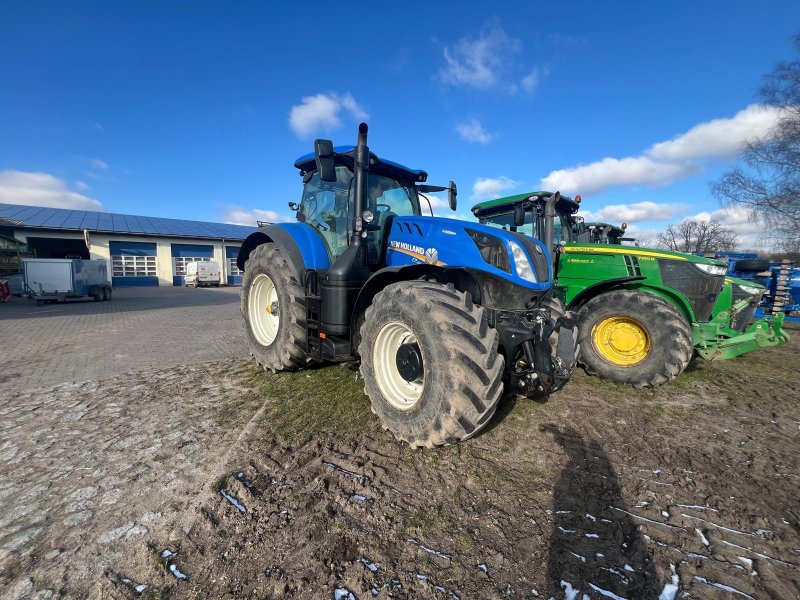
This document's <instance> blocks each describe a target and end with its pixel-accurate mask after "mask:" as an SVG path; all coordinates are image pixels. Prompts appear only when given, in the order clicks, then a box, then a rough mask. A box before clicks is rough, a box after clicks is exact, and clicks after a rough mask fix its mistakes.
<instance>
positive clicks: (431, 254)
mask: <svg viewBox="0 0 800 600" xmlns="http://www.w3.org/2000/svg"><path fill="white" fill-rule="evenodd" d="M425 262H426V263H428V264H429V265H435V264H436V263H437V262H439V251H438V250H437V249H436V248H428V249H427V250H425Z"/></svg>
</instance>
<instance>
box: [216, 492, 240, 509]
mask: <svg viewBox="0 0 800 600" xmlns="http://www.w3.org/2000/svg"><path fill="white" fill-rule="evenodd" d="M219 493H220V494H221V495H222V497H223V498H225V500H227V501H228V502H230V503H231V504H232V505H233V506H234V507H236V510H238V511H239V512H240V513H243V512H245V508H244V505H243V504H241V503H240V502H239V501H238V500H237V499H236V498H234V497H233V496H231V495H230V494H229V493H228V492H226V491H225V489H224V488H223V489H221V490H220V491H219Z"/></svg>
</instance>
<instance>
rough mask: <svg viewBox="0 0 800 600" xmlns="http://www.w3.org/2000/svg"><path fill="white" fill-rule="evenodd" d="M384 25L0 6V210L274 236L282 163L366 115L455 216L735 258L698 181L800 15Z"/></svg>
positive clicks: (699, 8)
mask: <svg viewBox="0 0 800 600" xmlns="http://www.w3.org/2000/svg"><path fill="white" fill-rule="evenodd" d="M390 6H391V7H392V8H391V9H390V8H382V7H381V6H380V4H379V3H375V2H370V3H357V2H348V3H342V4H341V5H339V6H338V7H337V5H335V4H333V3H330V2H325V3H323V2H306V3H303V4H302V5H299V4H297V3H263V2H236V3H231V2H227V3H223V2H199V1H193V2H160V3H156V2H113V1H112V2H69V3H46V2H25V3H22V2H6V1H3V2H2V3H0V8H2V14H3V19H2V21H0V81H3V85H2V86H0V115H2V118H0V201H2V202H20V203H26V204H42V205H51V206H74V207H78V208H92V207H102V209H104V210H108V211H116V212H128V213H134V214H147V215H156V216H164V217H181V218H196V219H202V220H221V221H238V222H248V221H251V220H254V219H255V218H256V217H258V218H265V217H266V218H280V217H285V216H287V215H288V214H289V211H288V210H287V208H286V203H287V202H288V201H292V200H297V199H298V198H299V193H300V179H299V177H298V176H297V174H296V171H295V169H294V168H293V167H292V163H293V161H294V159H295V158H296V157H297V156H299V155H301V154H305V153H306V152H309V151H310V150H311V149H312V142H313V139H314V138H315V137H318V136H319V137H330V138H332V139H333V140H334V142H335V143H337V144H351V143H353V142H354V139H355V131H356V129H355V128H356V125H357V123H358V122H359V120H360V119H363V118H365V119H366V120H367V121H368V123H369V124H370V146H371V148H372V149H373V151H375V152H376V153H378V154H380V155H382V156H386V157H389V158H391V159H393V160H396V161H399V162H402V163H404V164H407V165H409V166H411V167H415V168H424V169H426V170H427V171H428V172H429V173H430V179H429V180H430V181H431V182H432V183H446V181H447V180H449V179H454V180H455V181H456V182H457V183H458V185H459V192H460V193H459V201H460V208H459V211H458V212H459V214H462V215H468V209H469V207H470V206H471V205H472V204H473V203H474V202H475V201H476V200H479V199H482V198H488V197H496V196H500V195H506V194H511V193H515V192H522V191H529V190H533V189H539V188H541V187H558V188H560V189H562V190H563V191H565V192H568V193H575V192H577V193H581V194H582V195H583V197H584V206H585V207H586V209H587V211H588V212H589V214H588V215H587V216H590V217H603V216H605V217H607V218H608V219H609V220H612V221H620V220H627V221H629V222H630V223H631V224H632V226H633V228H635V229H636V230H638V231H639V232H640V233H641V234H642V235H651V234H653V233H654V232H655V231H657V230H659V229H662V228H663V227H664V226H665V225H666V224H668V223H671V222H676V221H679V220H680V219H682V218H684V217H686V216H692V215H697V214H712V215H713V216H716V217H718V218H722V219H723V220H726V222H728V223H729V224H731V225H732V226H734V227H736V228H737V230H739V231H740V232H741V233H742V235H743V239H744V240H745V242H749V241H750V240H751V239H752V234H753V230H752V226H751V225H749V224H748V223H747V222H746V219H744V218H743V217H742V215H740V214H733V215H731V214H723V213H721V212H720V211H719V209H720V207H719V204H718V203H717V201H716V200H714V199H713V198H712V197H711V196H710V193H709V188H708V184H709V182H710V181H712V180H714V179H715V178H716V177H718V176H719V174H720V173H721V172H723V171H724V170H725V169H726V168H728V167H730V166H731V165H732V164H733V163H734V161H735V155H736V151H737V149H738V147H739V145H740V144H741V140H742V139H744V138H745V137H751V136H752V135H757V134H759V133H763V132H764V131H766V130H767V129H768V127H769V125H770V124H771V123H772V122H773V120H774V117H775V115H774V114H772V113H770V112H769V111H763V110H758V109H757V108H756V107H751V105H752V104H754V103H755V102H756V98H755V92H756V89H757V88H758V86H759V84H760V81H761V77H762V75H763V74H765V73H767V72H768V71H769V70H770V69H771V67H772V66H773V65H774V63H775V62H776V61H778V60H781V59H785V58H789V57H790V56H791V44H790V37H791V36H792V34H794V33H796V32H797V31H798V30H800V4H799V3H797V2H790V1H783V2H779V1H772V2H770V1H767V2H758V3H754V2H744V1H727V2H702V3H701V2H670V3H659V4H656V3H630V2H625V3H622V2H619V3H616V2H603V3H598V2H574V3H571V4H568V3H553V2H549V3H542V2H506V3H494V4H490V3H485V2H482V3H469V4H468V3H464V2H458V3H446V2H441V3H415V2H405V3H402V4H399V5H398V4H392V5H390ZM748 107H750V108H749V109H748ZM670 141H672V142H671V143H669V144H660V143H662V142H670ZM658 144H660V145H658ZM579 167H582V168H579ZM745 245H747V244H745Z"/></svg>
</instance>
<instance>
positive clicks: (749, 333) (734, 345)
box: [697, 313, 789, 360]
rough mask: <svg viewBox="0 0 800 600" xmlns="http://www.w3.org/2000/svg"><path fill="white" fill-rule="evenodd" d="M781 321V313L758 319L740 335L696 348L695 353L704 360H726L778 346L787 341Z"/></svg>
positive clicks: (782, 317)
mask: <svg viewBox="0 0 800 600" xmlns="http://www.w3.org/2000/svg"><path fill="white" fill-rule="evenodd" d="M783 319H784V314H783V313H778V314H776V315H775V317H773V318H772V319H771V320H770V319H760V320H758V321H756V322H755V323H753V324H752V325H750V327H748V328H747V330H746V331H745V332H744V333H742V334H741V335H737V336H734V337H729V338H725V339H722V340H719V341H718V342H716V343H713V342H712V343H710V344H708V345H707V346H706V347H705V348H697V353H698V354H699V355H700V356H702V357H703V358H705V359H706V360H728V359H731V358H735V357H737V356H740V355H742V354H746V353H748V352H752V351H753V350H757V349H758V348H765V347H769V346H780V345H781V344H785V343H787V342H788V341H789V334H788V333H786V332H785V331H784V330H783Z"/></svg>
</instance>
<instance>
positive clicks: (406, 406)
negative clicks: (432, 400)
mask: <svg viewBox="0 0 800 600" xmlns="http://www.w3.org/2000/svg"><path fill="white" fill-rule="evenodd" d="M413 343H419V342H417V338H416V337H415V336H414V334H413V333H412V331H411V330H410V329H409V328H408V327H406V326H405V325H403V324H402V323H398V322H392V323H387V324H386V325H384V326H383V327H382V328H381V330H380V331H379V332H378V336H377V337H376V338H375V348H374V350H373V352H372V362H373V364H374V365H375V380H376V383H377V384H378V387H379V388H380V390H381V393H382V394H383V396H384V398H386V399H387V400H388V401H389V404H391V405H392V406H393V407H395V408H397V409H399V410H410V409H412V408H413V407H414V406H416V404H417V402H419V399H420V398H421V397H422V390H423V388H424V387H425V375H424V373H423V376H422V377H421V378H419V379H416V380H414V381H406V380H405V379H403V376H402V375H400V371H399V370H398V369H397V350H398V348H400V346H401V345H403V344H413Z"/></svg>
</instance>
